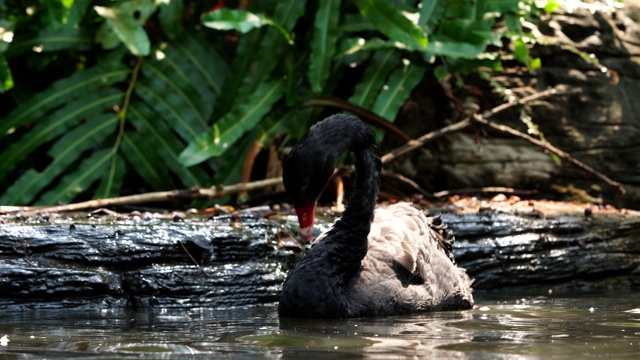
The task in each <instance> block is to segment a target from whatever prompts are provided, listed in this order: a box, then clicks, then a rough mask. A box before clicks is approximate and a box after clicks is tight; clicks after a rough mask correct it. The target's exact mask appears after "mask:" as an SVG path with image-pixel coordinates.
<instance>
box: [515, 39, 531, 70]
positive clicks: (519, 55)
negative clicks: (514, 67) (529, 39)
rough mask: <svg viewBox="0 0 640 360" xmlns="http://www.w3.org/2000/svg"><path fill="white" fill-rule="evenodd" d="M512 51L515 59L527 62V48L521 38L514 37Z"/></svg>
mask: <svg viewBox="0 0 640 360" xmlns="http://www.w3.org/2000/svg"><path fill="white" fill-rule="evenodd" d="M513 46H514V51H513V54H514V55H515V57H516V60H518V61H520V62H521V63H523V64H525V65H526V64H528V63H529V49H528V48H527V45H526V44H525V43H524V41H522V39H516V40H515V41H514V42H513Z"/></svg>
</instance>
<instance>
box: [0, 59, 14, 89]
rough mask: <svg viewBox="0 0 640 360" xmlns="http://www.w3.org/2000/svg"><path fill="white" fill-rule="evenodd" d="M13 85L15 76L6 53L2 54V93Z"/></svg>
mask: <svg viewBox="0 0 640 360" xmlns="http://www.w3.org/2000/svg"><path fill="white" fill-rule="evenodd" d="M12 87H13V77H12V76H11V69H9V63H8V62H7V59H6V58H5V57H4V55H0V93H3V92H6V91H9V90H11V88H12Z"/></svg>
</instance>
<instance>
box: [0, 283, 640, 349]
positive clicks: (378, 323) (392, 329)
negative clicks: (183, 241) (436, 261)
mask: <svg viewBox="0 0 640 360" xmlns="http://www.w3.org/2000/svg"><path fill="white" fill-rule="evenodd" d="M476 300H477V304H476V308H475V309H473V310H470V311H463V312H441V313H425V314H417V315H412V316H397V317H384V318H362V319H343V320H301V319H278V316H277V311H276V306H275V305H268V306H262V307H251V308H237V309H226V310H212V309H190V310H182V311H176V310H171V311H158V310H155V311H140V312H116V313H113V312H103V313H90V312H86V311H85V312H77V311H75V312H74V311H53V312H52V311H49V312H46V311H37V312H33V313H25V312H22V313H15V314H2V318H3V319H2V322H0V337H1V338H4V335H6V339H7V341H3V342H1V343H0V358H5V357H6V358H32V359H40V358H60V359H61V358H65V359H66V358H78V359H79V358H92V359H100V358H125V359H126V358H132V359H133V358H140V357H141V356H144V357H145V358H164V359H171V358H180V359H183V358H187V359H190V358H191V359H205V358H212V357H215V358H273V359H289V358H295V359H299V358H304V357H308V358H331V359H335V358H346V359H349V358H362V357H364V358H372V359H391V358H447V359H467V358H472V359H478V358H480V359H483V358H486V359H538V358H554V359H555V358H560V359H563V358H566V359H572V358H576V357H578V358H587V357H594V358H595V357H598V358H599V357H613V358H640V302H639V301H638V297H637V294H634V293H632V292H628V293H613V292H612V293H604V294H586V295H580V296H578V295H571V296H559V295H550V294H545V295H544V296H541V295H540V294H539V293H538V294H536V293H529V294H512V293H508V294H482V293H478V294H476Z"/></svg>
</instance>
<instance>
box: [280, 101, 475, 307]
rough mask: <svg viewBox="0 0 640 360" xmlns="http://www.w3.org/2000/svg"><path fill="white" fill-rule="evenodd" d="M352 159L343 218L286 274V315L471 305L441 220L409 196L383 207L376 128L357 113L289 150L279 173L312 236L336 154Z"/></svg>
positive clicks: (323, 126)
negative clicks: (378, 201)
mask: <svg viewBox="0 0 640 360" xmlns="http://www.w3.org/2000/svg"><path fill="white" fill-rule="evenodd" d="M347 150H350V151H352V152H353V153H354V154H355V157H356V164H355V167H356V187H355V190H354V192H353V194H352V196H351V197H350V199H349V202H348V204H347V208H346V209H345V211H344V213H343V214H342V217H341V218H340V219H338V220H336V222H335V223H334V224H333V227H332V228H331V229H330V230H329V231H327V232H325V233H323V234H321V235H320V236H319V237H318V239H317V240H316V241H315V242H314V243H313V244H312V246H311V248H310V249H309V251H308V252H307V253H306V254H305V256H304V257H303V258H302V259H301V260H300V262H299V263H298V264H297V265H296V266H295V268H294V269H293V270H291V272H289V274H288V275H287V279H286V280H285V282H284V285H283V288H282V293H281V295H280V304H279V306H278V312H279V314H280V316H282V317H303V318H344V317H363V316H383V315H397V314H407V313H413V312H418V311H435V310H461V309H470V308H472V307H473V296H472V295H471V292H472V290H471V287H470V286H471V280H470V279H469V277H468V275H467V274H466V271H465V270H464V269H461V268H458V267H457V266H456V265H455V262H454V261H453V254H452V243H453V236H452V234H451V232H450V231H448V230H447V229H446V226H445V225H444V224H442V221H441V220H440V218H438V217H428V216H425V214H423V212H422V211H420V210H418V209H416V208H414V207H413V206H411V205H410V204H408V203H398V204H395V205H390V206H386V207H380V208H378V209H377V210H375V212H374V207H375V205H376V198H377V195H378V190H379V187H380V185H379V177H380V168H381V162H380V155H379V152H378V146H377V144H376V141H375V137H374V134H373V131H372V130H371V129H370V128H369V127H367V126H366V125H365V124H364V123H363V122H362V121H361V120H360V119H358V118H357V117H355V116H350V115H343V114H336V115H333V116H330V117H328V118H326V119H324V120H322V121H320V122H318V123H316V124H315V125H314V126H313V127H311V129H310V130H309V131H308V132H307V133H306V134H305V135H304V137H302V139H300V141H299V142H298V143H297V144H296V145H295V146H294V147H293V149H292V150H291V152H290V154H289V156H288V158H287V160H286V161H285V165H284V170H283V177H284V185H285V189H286V191H287V193H288V194H290V196H291V197H292V198H293V200H294V206H295V208H296V213H297V215H298V220H299V223H300V236H301V237H302V238H304V239H305V240H309V239H310V238H311V234H312V230H313V219H314V213H315V207H316V202H317V200H318V198H319V197H320V194H321V193H322V190H323V189H324V188H325V186H326V185H327V182H328V181H329V179H330V177H331V175H332V174H333V171H334V169H335V166H336V162H337V160H338V157H339V156H340V155H341V154H342V153H343V152H345V151H347Z"/></svg>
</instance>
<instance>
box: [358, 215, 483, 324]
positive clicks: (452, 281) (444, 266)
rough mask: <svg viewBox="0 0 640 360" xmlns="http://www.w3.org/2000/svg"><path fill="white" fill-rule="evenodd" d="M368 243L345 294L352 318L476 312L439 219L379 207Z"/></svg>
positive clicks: (447, 236) (467, 279) (449, 240)
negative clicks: (420, 312)
mask: <svg viewBox="0 0 640 360" xmlns="http://www.w3.org/2000/svg"><path fill="white" fill-rule="evenodd" d="M368 240H369V247H368V251H367V255H366V256H365V258H364V259H363V260H362V263H361V265H362V266H361V270H360V272H359V274H358V275H357V276H356V277H354V279H353V280H352V283H351V284H350V287H349V289H348V290H347V298H348V303H349V304H350V307H349V316H370V315H391V314H399V313H411V312H418V311H435V310H460V309H469V308H471V307H473V296H472V295H471V282H472V281H471V280H470V279H469V276H468V275H467V274H466V271H465V270H464V269H461V268H458V267H457V266H456V265H455V263H454V262H453V255H452V254H451V242H452V241H453V237H452V235H451V233H450V232H449V231H448V230H446V227H445V226H444V225H442V223H441V221H440V219H439V218H432V217H427V216H425V215H424V213H423V212H422V211H420V210H418V209H416V208H414V207H413V206H411V205H410V204H408V203H398V204H394V205H390V206H385V207H380V208H378V209H376V211H375V217H374V220H373V222H372V224H371V232H370V233H369V238H368Z"/></svg>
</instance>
